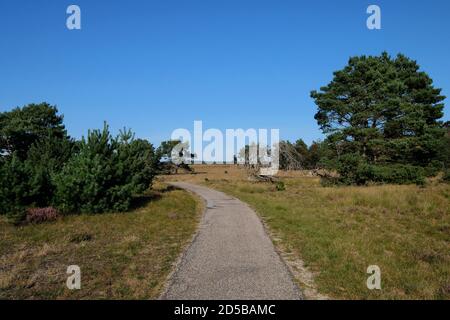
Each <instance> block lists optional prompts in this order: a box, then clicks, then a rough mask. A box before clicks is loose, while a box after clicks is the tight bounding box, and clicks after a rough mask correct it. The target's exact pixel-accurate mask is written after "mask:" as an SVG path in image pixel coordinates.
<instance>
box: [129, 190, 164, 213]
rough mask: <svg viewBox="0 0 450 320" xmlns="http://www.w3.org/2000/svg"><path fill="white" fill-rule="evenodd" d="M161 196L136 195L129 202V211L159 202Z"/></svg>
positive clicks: (153, 193)
mask: <svg viewBox="0 0 450 320" xmlns="http://www.w3.org/2000/svg"><path fill="white" fill-rule="evenodd" d="M161 198H162V195H161V194H160V193H159V192H153V191H152V192H151V193H148V194H143V195H138V196H135V197H133V199H132V200H131V205H130V210H137V209H140V208H143V207H145V206H147V205H148V204H149V203H150V202H154V201H158V200H161Z"/></svg>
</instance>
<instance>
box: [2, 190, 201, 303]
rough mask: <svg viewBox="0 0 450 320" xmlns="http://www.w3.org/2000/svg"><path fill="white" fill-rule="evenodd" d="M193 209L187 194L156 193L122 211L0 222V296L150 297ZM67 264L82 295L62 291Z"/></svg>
mask: <svg viewBox="0 0 450 320" xmlns="http://www.w3.org/2000/svg"><path fill="white" fill-rule="evenodd" d="M200 210H201V204H200V202H198V201H197V200H196V199H194V198H193V197H192V196H191V195H189V194H188V193H186V192H184V191H181V190H170V189H169V190H163V189H161V190H159V192H152V194H151V199H150V200H149V199H143V201H142V203H141V206H140V207H139V208H137V209H136V210H134V211H132V212H128V213H110V214H101V215H74V216H67V217H64V218H61V219H60V220H58V221H56V222H53V223H46V224H40V225H28V226H22V227H14V226H12V225H10V224H8V223H7V222H6V219H4V217H0V298H3V299H5V298H6V299H23V298H25V299H151V298H157V297H158V295H159V294H160V292H161V290H162V287H163V285H164V284H165V280H166V278H167V276H168V274H169V273H170V271H171V269H172V266H173V263H174V262H175V261H176V259H177V258H178V256H179V254H180V252H181V250H182V249H183V247H184V245H185V244H186V243H187V242H188V241H189V240H190V239H191V237H192V235H193V233H194V231H195V229H196V226H197V223H198V219H199V212H200ZM69 265H78V266H80V268H81V290H68V289H67V288H66V285H65V283H66V279H67V277H68V275H66V270H67V266H69Z"/></svg>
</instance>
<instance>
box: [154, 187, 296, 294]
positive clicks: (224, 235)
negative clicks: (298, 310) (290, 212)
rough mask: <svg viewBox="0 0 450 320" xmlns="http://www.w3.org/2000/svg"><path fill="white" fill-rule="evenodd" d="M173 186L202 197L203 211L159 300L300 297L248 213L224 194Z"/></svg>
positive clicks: (270, 244) (276, 255) (200, 188)
mask: <svg viewBox="0 0 450 320" xmlns="http://www.w3.org/2000/svg"><path fill="white" fill-rule="evenodd" d="M172 184H173V185H174V186H177V187H180V188H183V189H186V190H188V191H192V192H194V193H196V194H198V195H199V196H201V197H202V198H203V199H205V200H206V203H207V209H206V212H205V214H204V216H203V218H202V221H201V224H200V230H199V232H198V234H197V236H196V237H195V240H194V241H193V243H192V244H191V245H190V246H189V248H188V249H187V251H186V253H185V254H184V256H183V258H182V260H181V262H180V264H179V265H178V267H177V269H176V271H175V273H174V274H173V276H172V278H171V279H170V282H169V285H168V288H167V290H166V292H165V293H164V294H163V296H162V299H219V300H220V299H250V300H251V299H264V300H267V299H301V294H300V291H299V290H298V288H297V286H296V285H295V284H294V283H293V280H292V278H291V275H290V273H289V271H288V269H287V267H286V266H285V265H284V263H283V262H282V261H281V259H280V257H279V256H278V254H277V253H276V252H275V249H274V247H273V244H272V242H271V240H270V239H269V237H268V236H267V234H266V233H265V231H264V228H263V225H262V223H261V221H260V220H259V218H258V217H257V215H256V213H255V212H254V211H253V210H252V209H250V208H249V207H248V206H247V205H246V204H244V203H243V202H241V201H239V200H237V199H235V198H232V197H230V196H228V195H226V194H224V193H222V192H218V191H215V190H212V189H209V188H206V187H202V186H198V185H194V184H189V183H184V182H177V183H172Z"/></svg>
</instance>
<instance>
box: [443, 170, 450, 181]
mask: <svg viewBox="0 0 450 320" xmlns="http://www.w3.org/2000/svg"><path fill="white" fill-rule="evenodd" d="M442 181H443V182H447V183H450V169H447V170H445V171H444V175H443V176H442Z"/></svg>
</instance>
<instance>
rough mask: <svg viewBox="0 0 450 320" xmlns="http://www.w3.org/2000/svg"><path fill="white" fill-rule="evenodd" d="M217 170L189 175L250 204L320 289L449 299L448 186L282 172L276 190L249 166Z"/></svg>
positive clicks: (344, 294) (345, 295) (342, 294)
mask: <svg viewBox="0 0 450 320" xmlns="http://www.w3.org/2000/svg"><path fill="white" fill-rule="evenodd" d="M207 170H208V169H205V168H202V171H207ZM211 170H214V171H213V172H212V174H211V175H210V176H212V177H213V178H210V179H209V180H208V181H204V178H203V176H200V175H198V177H187V178H186V179H194V180H193V181H194V182H195V179H196V180H198V182H201V183H204V184H206V185H208V186H210V187H212V188H216V189H219V190H222V191H224V192H226V193H228V194H230V195H233V196H236V197H238V198H240V199H241V200H243V201H245V202H247V203H249V204H250V205H251V206H252V207H253V208H254V209H255V210H256V211H257V212H258V213H259V214H260V215H261V216H262V218H263V220H264V221H265V222H266V224H267V225H268V227H269V229H270V231H271V232H272V233H273V236H274V237H276V238H277V241H276V245H277V246H279V248H282V250H284V251H287V252H289V253H291V254H293V255H295V256H296V257H298V258H300V259H302V260H303V261H304V262H305V264H306V266H307V267H308V268H309V270H311V271H312V272H313V273H314V274H315V283H316V286H317V288H318V290H319V292H320V293H322V294H326V295H328V296H329V297H331V298H340V299H450V186H449V185H448V184H437V183H431V184H430V185H428V186H426V187H424V188H423V187H418V186H412V185H411V186H393V185H385V186H370V187H322V186H320V184H319V181H318V179H317V178H314V177H306V176H300V175H297V176H294V177H289V175H288V174H283V178H282V180H283V181H284V183H285V186H286V190H285V191H277V189H276V185H275V184H270V183H255V182H249V181H247V180H246V177H245V175H244V171H243V170H241V177H240V178H238V177H237V176H238V174H237V173H235V174H234V176H233V178H227V176H219V173H218V170H219V169H218V168H216V169H211ZM222 170H223V169H222ZM227 170H228V171H230V170H232V169H230V168H227ZM216 171H217V172H216ZM214 174H215V175H214ZM369 265H378V266H379V267H380V268H381V278H382V282H381V285H382V290H368V289H367V287H366V280H367V277H368V276H369V275H368V274H367V273H366V270H367V267H368V266H369Z"/></svg>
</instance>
